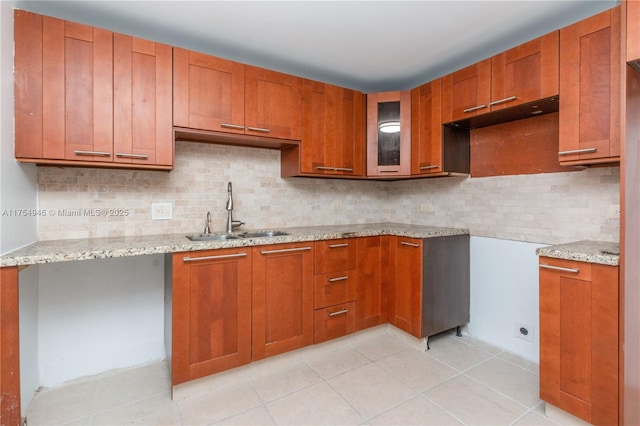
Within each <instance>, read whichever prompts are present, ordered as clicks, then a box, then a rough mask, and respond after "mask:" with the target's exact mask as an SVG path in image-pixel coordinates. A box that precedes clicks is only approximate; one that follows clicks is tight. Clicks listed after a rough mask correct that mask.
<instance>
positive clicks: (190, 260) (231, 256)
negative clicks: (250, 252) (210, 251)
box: [182, 253, 247, 262]
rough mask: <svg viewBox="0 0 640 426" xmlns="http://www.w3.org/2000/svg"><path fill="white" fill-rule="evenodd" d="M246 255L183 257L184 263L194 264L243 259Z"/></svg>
mask: <svg viewBox="0 0 640 426" xmlns="http://www.w3.org/2000/svg"><path fill="white" fill-rule="evenodd" d="M246 255H247V253H235V254H218V255H215V256H201V257H189V256H187V257H183V258H182V260H184V261H185V262H194V261H196V260H211V259H231V258H234V257H245V256H246Z"/></svg>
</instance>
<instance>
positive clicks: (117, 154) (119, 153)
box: [116, 152, 149, 160]
mask: <svg viewBox="0 0 640 426" xmlns="http://www.w3.org/2000/svg"><path fill="white" fill-rule="evenodd" d="M116 157H125V158H141V159H143V160H148V159H149V156H148V155H144V154H125V153H123V152H116Z"/></svg>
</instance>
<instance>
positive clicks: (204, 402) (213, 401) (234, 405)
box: [178, 381, 262, 425]
mask: <svg viewBox="0 0 640 426" xmlns="http://www.w3.org/2000/svg"><path fill="white" fill-rule="evenodd" d="M260 404H262V401H260V397H258V395H257V394H256V392H255V391H254V390H253V388H252V387H251V384H249V383H248V382H246V381H241V382H239V383H233V384H230V385H227V386H222V387H219V388H216V389H214V390H211V391H209V392H205V393H202V394H199V395H194V396H192V397H189V398H186V399H183V400H181V401H178V406H179V407H180V414H181V417H182V422H183V423H184V424H188V425H201V424H210V423H214V422H217V421H219V420H222V419H224V418H227V417H231V416H235V415H236V414H240V413H243V412H245V411H247V410H249V409H252V408H255V407H257V406H259V405H260Z"/></svg>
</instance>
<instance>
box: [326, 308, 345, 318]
mask: <svg viewBox="0 0 640 426" xmlns="http://www.w3.org/2000/svg"><path fill="white" fill-rule="evenodd" d="M347 312H349V310H348V309H340V310H339V311H335V312H329V316H330V317H335V316H336V315H342V314H346V313H347Z"/></svg>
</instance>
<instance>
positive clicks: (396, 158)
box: [367, 91, 411, 177]
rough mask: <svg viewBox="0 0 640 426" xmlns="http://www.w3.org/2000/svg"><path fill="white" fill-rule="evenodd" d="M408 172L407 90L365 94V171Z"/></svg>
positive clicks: (388, 174) (378, 173) (382, 174)
mask: <svg viewBox="0 0 640 426" xmlns="http://www.w3.org/2000/svg"><path fill="white" fill-rule="evenodd" d="M410 173H411V92H409V91H396V92H381V93H370V94H368V95H367V175H368V176H380V177H385V176H386V177H394V176H408V175H409V174H410Z"/></svg>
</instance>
